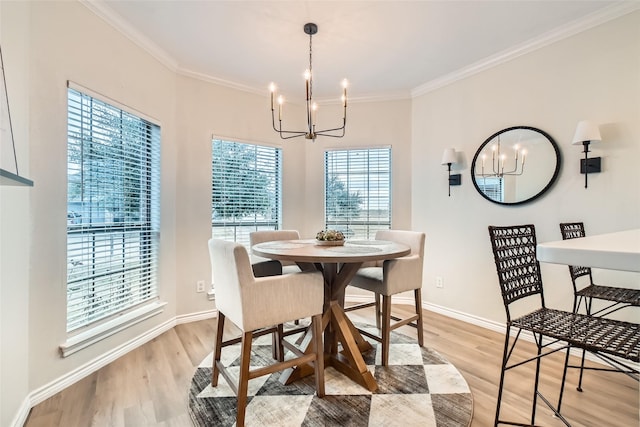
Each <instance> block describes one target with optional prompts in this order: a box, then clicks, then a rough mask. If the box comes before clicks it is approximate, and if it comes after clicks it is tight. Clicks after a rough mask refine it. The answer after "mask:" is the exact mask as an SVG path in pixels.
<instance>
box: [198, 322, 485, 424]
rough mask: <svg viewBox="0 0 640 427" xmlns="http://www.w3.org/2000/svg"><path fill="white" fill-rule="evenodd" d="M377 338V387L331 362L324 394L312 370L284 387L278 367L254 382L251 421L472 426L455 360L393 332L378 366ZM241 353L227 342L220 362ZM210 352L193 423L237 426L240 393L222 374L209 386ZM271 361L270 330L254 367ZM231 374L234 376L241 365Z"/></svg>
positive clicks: (230, 362) (372, 363)
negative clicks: (386, 358) (351, 376)
mask: <svg viewBox="0 0 640 427" xmlns="http://www.w3.org/2000/svg"><path fill="white" fill-rule="evenodd" d="M358 326H362V325H358ZM368 328H369V327H368ZM370 329H371V330H372V331H375V330H376V329H375V328H370ZM289 338H291V339H295V336H294V337H289ZM372 345H373V346H374V348H373V350H371V351H369V352H367V353H365V354H364V355H363V356H364V359H365V363H367V365H368V366H369V370H370V371H371V372H372V373H373V375H374V377H375V379H376V381H377V383H378V387H379V388H378V390H376V391H375V392H370V391H368V390H366V389H365V388H363V387H361V386H359V385H358V384H356V383H354V382H353V381H351V380H350V379H349V378H347V377H345V376H344V375H342V374H340V373H339V372H337V371H336V370H335V369H333V368H332V367H329V368H327V369H326V370H325V389H326V395H325V397H324V398H322V399H320V398H318V397H317V396H315V395H314V393H315V384H314V379H313V376H309V377H307V378H303V379H302V380H298V381H296V382H294V383H293V384H291V385H287V386H285V385H282V384H281V383H280V382H279V381H278V378H279V376H280V373H279V372H277V373H274V374H272V375H268V376H264V377H260V378H255V379H253V380H251V381H250V382H249V404H248V405H247V415H246V425H247V426H278V427H282V426H304V427H312V426H323V427H326V426H341V427H342V426H385V427H386V426H420V427H430V426H435V427H454V426H455V427H458V426H463V427H467V426H469V424H470V423H471V416H472V413H473V399H472V396H471V392H470V390H469V387H468V385H467V383H466V381H465V380H464V378H463V377H462V375H461V374H460V372H458V370H457V369H456V368H455V366H453V365H452V364H450V363H449V362H448V361H447V360H446V359H445V358H444V357H442V356H441V355H439V354H438V353H436V352H435V351H433V350H430V349H428V348H421V347H419V346H418V345H417V344H416V341H415V339H414V338H409V337H407V336H405V335H402V334H400V333H397V332H395V331H394V332H392V333H391V345H390V348H389V366H387V367H386V368H385V367H383V366H381V365H380V354H379V348H378V345H379V344H378V343H376V342H374V341H372ZM239 355H240V345H239V344H238V345H234V346H230V347H225V348H223V349H222V361H223V363H224V364H225V366H231V367H232V370H233V367H234V366H235V367H237V366H238V363H239ZM212 358H213V355H212V354H209V355H208V356H207V357H206V358H205V359H204V360H203V361H202V363H200V366H199V367H198V369H197V370H196V373H195V375H194V376H193V379H192V380H191V390H190V392H189V414H190V415H191V419H192V421H193V424H194V425H195V426H199V427H205V426H207V427H208V426H224V427H226V426H234V425H235V416H236V397H235V395H234V393H233V391H232V390H231V389H230V388H229V386H228V385H227V383H226V381H225V380H224V378H223V377H222V375H221V376H220V379H219V381H218V386H217V387H215V388H212V387H211V363H212ZM271 360H272V359H271V336H264V337H260V338H258V339H257V340H254V344H253V354H252V360H251V365H252V367H254V366H260V365H262V366H264V365H266V364H268V363H269V362H270V361H271ZM265 362H267V363H265ZM234 374H235V375H236V378H237V369H236V371H235V373H234Z"/></svg>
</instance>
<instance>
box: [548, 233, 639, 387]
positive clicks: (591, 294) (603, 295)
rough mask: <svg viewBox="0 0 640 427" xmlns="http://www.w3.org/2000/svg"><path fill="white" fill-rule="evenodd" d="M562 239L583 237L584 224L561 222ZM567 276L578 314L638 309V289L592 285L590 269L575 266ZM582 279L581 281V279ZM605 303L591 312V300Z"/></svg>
mask: <svg viewBox="0 0 640 427" xmlns="http://www.w3.org/2000/svg"><path fill="white" fill-rule="evenodd" d="M560 233H561V234H562V239H563V240H567V239H576V238H580V237H585V236H586V234H585V230H584V223H582V222H563V223H561V224H560ZM569 275H570V276H571V283H572V284H573V295H574V298H573V311H574V312H575V313H578V312H579V311H580V307H581V306H584V310H585V313H587V314H588V315H591V316H607V315H609V314H611V313H614V312H616V311H618V310H621V309H623V308H625V307H640V289H629V288H619V287H614V286H603V285H597V284H595V283H593V277H592V275H591V268H589V267H582V266H577V265H570V266H569ZM581 278H583V279H581ZM580 281H583V282H584V281H586V286H582V287H581V288H580V286H581V283H580ZM594 299H596V300H602V301H607V302H608V304H605V306H604V307H602V308H600V309H598V310H596V311H593V305H592V304H593V300H594ZM584 357H585V353H584V351H583V352H582V361H581V366H582V367H583V368H582V369H580V377H579V379H578V387H577V390H578V391H582V374H583V369H584Z"/></svg>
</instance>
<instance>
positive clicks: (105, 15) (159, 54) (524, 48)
mask: <svg viewBox="0 0 640 427" xmlns="http://www.w3.org/2000/svg"><path fill="white" fill-rule="evenodd" d="M79 2H80V3H81V4H83V5H84V6H85V7H87V9H89V10H90V11H91V12H93V13H94V14H96V15H97V16H98V17H100V18H102V19H103V20H104V21H105V22H106V23H107V24H109V25H111V26H112V27H113V28H115V29H116V30H118V31H119V32H120V33H122V34H123V35H124V36H125V37H127V38H128V39H129V40H131V41H132V42H133V43H135V44H136V45H138V46H139V47H140V48H142V49H143V50H145V51H146V52H148V53H149V54H150V55H151V56H153V57H154V58H155V59H157V60H158V61H159V62H160V63H161V64H163V65H164V66H165V67H167V68H168V69H170V70H171V71H174V72H175V73H177V74H180V75H183V76H186V77H191V78H194V79H198V80H201V81H205V82H209V83H214V84H217V85H220V86H223V87H227V88H230V89H235V90H240V91H243V92H248V93H252V94H256V95H261V96H268V91H266V90H263V89H258V88H255V87H252V86H248V85H245V84H241V83H237V82H233V81H231V80H226V79H221V78H218V77H214V76H211V75H207V74H203V73H199V72H195V71H192V70H189V69H186V68H183V67H180V66H179V65H178V62H177V61H176V60H175V59H174V58H173V57H172V56H171V55H169V54H168V53H167V52H166V51H164V50H163V49H161V48H160V47H159V46H158V45H157V44H155V43H154V42H153V41H152V40H150V39H149V38H147V37H146V36H144V35H143V34H142V33H140V32H139V31H138V30H137V29H136V28H135V27H133V26H131V25H130V24H129V23H127V22H126V21H124V20H123V19H122V18H120V16H119V15H118V14H116V13H114V12H113V10H112V9H111V8H109V6H108V5H107V4H106V2H105V1H103V0H79ZM637 10H640V1H635V0H624V1H621V2H619V3H616V4H614V5H612V6H610V7H607V8H604V9H601V10H599V11H597V12H594V13H591V14H589V15H587V16H585V17H583V18H581V19H578V20H575V21H573V22H571V23H569V24H567V25H565V26H563V27H561V28H557V29H555V30H553V31H550V32H548V33H546V34H543V35H542V36H540V37H536V38H534V39H531V40H529V41H527V42H525V43H522V44H520V45H518V46H515V47H513V48H510V49H506V50H504V51H502V52H499V53H497V54H495V55H491V56H489V57H487V58H485V59H483V60H481V61H477V62H475V63H474V64H471V65H469V66H467V67H464V68H461V69H459V70H457V71H454V72H452V73H450V74H448V75H445V76H442V77H440V78H437V79H434V80H431V81H429V82H426V83H424V84H422V85H420V86H417V87H415V88H413V89H411V90H409V91H394V92H382V93H379V94H364V95H361V96H359V97H357V98H351V97H350V98H349V103H365V102H384V101H395V100H406V99H412V98H415V97H417V96H420V95H424V94H426V93H429V92H431V91H434V90H436V89H439V88H441V87H444V86H447V85H450V84H452V83H455V82H457V81H459V80H462V79H465V78H467V77H470V76H472V75H474V74H477V73H480V72H482V71H485V70H487V69H490V68H493V67H496V66H498V65H500V64H503V63H505V62H508V61H511V60H512V59H515V58H517V57H519V56H522V55H525V54H527V53H530V52H533V51H535V50H538V49H541V48H543V47H545V46H548V45H550V44H553V43H555V42H557V41H560V40H563V39H565V38H568V37H571V36H573V35H575V34H578V33H580V32H583V31H586V30H589V29H591V28H593V27H596V26H598V25H601V24H604V23H606V22H608V21H611V20H613V19H616V18H619V17H621V16H624V15H626V14H629V13H632V12H635V11H637ZM318 102H319V103H320V104H331V103H332V102H331V101H330V100H319V101H318Z"/></svg>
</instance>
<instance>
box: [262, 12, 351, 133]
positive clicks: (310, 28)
mask: <svg viewBox="0 0 640 427" xmlns="http://www.w3.org/2000/svg"><path fill="white" fill-rule="evenodd" d="M304 32H305V34H308V35H309V69H307V70H306V71H305V72H304V78H305V89H306V115H307V128H306V129H305V130H301V131H291V130H283V129H282V106H283V104H284V98H283V97H282V95H279V96H278V97H277V102H278V126H276V117H275V108H274V103H273V99H274V98H275V97H276V85H275V84H274V83H271V85H270V87H269V90H270V92H271V122H272V124H273V130H275V131H276V132H278V133H279V134H280V138H282V139H289V138H296V137H299V136H304V137H305V138H306V139H310V140H312V141H313V140H315V139H316V137H318V136H330V137H333V138H342V137H343V136H344V132H345V126H346V124H347V79H344V80H343V81H342V111H343V113H342V126H340V127H336V128H332V129H323V130H316V118H317V111H318V105H317V104H316V103H315V102H313V69H312V67H311V54H312V50H311V39H312V37H313V35H314V34H316V33H317V32H318V26H317V25H316V24H313V23H308V24H305V25H304Z"/></svg>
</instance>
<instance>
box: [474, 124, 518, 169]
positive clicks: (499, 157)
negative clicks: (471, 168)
mask: <svg viewBox="0 0 640 427" xmlns="http://www.w3.org/2000/svg"><path fill="white" fill-rule="evenodd" d="M500 149H501V147H500V135H498V142H497V143H496V144H494V145H493V146H492V147H491V171H489V172H486V173H485V168H484V164H485V160H486V158H487V155H486V154H482V156H481V157H480V158H481V163H480V170H481V172H480V173H479V174H477V176H481V177H483V178H486V177H497V178H500V179H502V178H503V177H505V176H509V175H516V176H517V175H522V174H523V172H524V162H525V160H526V157H527V151H526V150H521V149H520V146H519V145H518V144H516V145H514V146H513V150H514V157H513V167H511V166H507V163H511V162H510V161H509V160H508V159H507V155H506V154H504V153H501V151H500ZM520 155H522V157H521V158H520ZM505 168H508V169H507V170H506V171H505Z"/></svg>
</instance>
